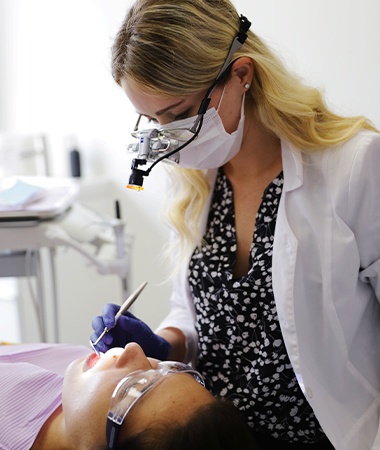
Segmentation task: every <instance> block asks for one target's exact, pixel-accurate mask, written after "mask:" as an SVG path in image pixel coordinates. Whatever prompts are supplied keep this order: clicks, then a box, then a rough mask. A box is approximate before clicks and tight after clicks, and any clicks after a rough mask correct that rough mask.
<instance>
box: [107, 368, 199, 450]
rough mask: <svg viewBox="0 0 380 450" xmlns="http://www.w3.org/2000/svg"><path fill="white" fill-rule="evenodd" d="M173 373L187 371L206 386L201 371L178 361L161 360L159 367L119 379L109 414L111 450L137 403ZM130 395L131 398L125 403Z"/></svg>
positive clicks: (108, 428) (109, 443)
mask: <svg viewBox="0 0 380 450" xmlns="http://www.w3.org/2000/svg"><path fill="white" fill-rule="evenodd" d="M172 373H187V374H189V375H192V376H193V378H194V379H195V380H196V381H197V382H198V383H199V384H200V385H202V386H205V381H204V378H203V377H202V375H201V374H200V373H199V372H197V371H196V370H194V369H193V368H192V367H191V366H189V365H187V364H184V363H181V362H177V361H160V362H159V363H158V368H157V369H150V370H139V371H135V372H132V373H130V374H128V375H127V376H125V377H124V378H122V379H121V380H120V381H119V383H118V384H117V386H116V387H115V389H114V391H113V393H112V397H111V401H110V409H109V411H108V414H107V425H106V438H107V445H108V449H109V450H113V449H114V448H115V445H116V440H117V437H118V434H119V431H120V429H121V427H122V425H123V423H124V420H125V418H126V416H127V415H128V413H129V412H130V410H131V409H132V407H133V406H134V405H135V403H136V402H137V401H138V400H139V399H140V398H141V397H143V396H144V395H145V394H146V393H147V392H149V391H150V390H151V389H152V388H154V387H155V386H157V385H158V384H160V382H161V381H162V380H163V379H164V378H165V376H167V375H169V374H172ZM138 376H139V377H138ZM136 377H138V378H136ZM134 378H136V381H132V380H133V379H134ZM129 383H131V384H130V386H128V384H129ZM121 389H126V390H125V392H123V393H122V398H121V399H120V400H119V401H117V403H115V405H112V403H113V401H115V399H116V398H117V396H118V394H120V392H119V391H120V390H121ZM131 391H132V392H131ZM128 397H130V398H131V400H130V402H127V404H126V405H125V401H126V400H127V399H128ZM121 402H122V403H123V408H122V409H120V410H118V408H120V403H121Z"/></svg>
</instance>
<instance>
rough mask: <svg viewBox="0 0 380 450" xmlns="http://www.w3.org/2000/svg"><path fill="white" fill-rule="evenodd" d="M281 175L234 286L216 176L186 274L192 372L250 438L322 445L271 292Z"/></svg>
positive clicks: (230, 237)
mask: <svg viewBox="0 0 380 450" xmlns="http://www.w3.org/2000/svg"><path fill="white" fill-rule="evenodd" d="M282 186H283V174H282V172H281V174H280V175H279V176H278V177H277V178H276V179H275V180H273V181H272V183H271V184H270V185H269V186H268V187H267V189H266V190H265V193H264V196H263V199H262V203H261V206H260V208H259V210H258V212H257V215H256V224H255V231H254V237H253V242H252V245H251V252H250V261H249V267H250V268H249V271H248V273H247V275H246V276H243V277H242V278H240V279H234V278H233V267H234V264H235V258H236V233H235V216H234V203H233V191H232V187H231V185H230V183H229V181H228V179H227V178H226V177H225V175H224V173H223V170H222V169H220V170H219V173H218V177H217V181H216V185H215V189H214V195H213V200H212V206H211V208H210V213H209V218H208V226H207V232H206V234H205V236H204V244H203V245H202V247H201V248H200V249H197V250H196V251H195V252H194V254H193V256H192V259H191V262H190V266H189V282H190V288H191V291H192V294H193V297H194V302H195V308H196V314H197V319H196V328H197V331H198V333H199V354H198V361H197V369H198V370H199V371H200V372H201V373H202V374H203V375H204V376H205V378H206V382H207V387H208V389H210V390H211V392H212V393H213V394H214V395H218V396H223V397H227V398H229V399H231V400H233V402H234V403H235V405H236V406H237V407H238V408H239V409H240V410H241V411H242V412H243V414H244V415H245V416H246V419H247V422H248V424H249V425H250V426H251V427H253V428H254V429H255V430H256V431H258V432H261V433H265V434H270V435H272V436H273V437H274V438H279V439H282V440H286V441H289V442H307V443H312V442H316V441H318V440H320V439H321V438H322V437H324V434H323V431H322V429H321V428H320V425H319V423H318V421H317V419H316V417H315V416H314V413H313V411H312V409H311V407H310V405H309V404H308V402H307V401H306V399H305V397H304V396H303V394H302V391H301V389H300V387H299V385H298V383H297V380H296V377H295V374H294V371H293V369H292V366H291V364H290V361H289V358H288V355H287V352H286V348H285V344H284V341H283V338H282V334H281V330H280V325H279V322H278V318H277V311H276V305H275V301H274V296H273V289H272V269H271V268H272V248H273V239H274V229H275V224H276V218H277V209H278V204H279V201H280V198H281V193H282Z"/></svg>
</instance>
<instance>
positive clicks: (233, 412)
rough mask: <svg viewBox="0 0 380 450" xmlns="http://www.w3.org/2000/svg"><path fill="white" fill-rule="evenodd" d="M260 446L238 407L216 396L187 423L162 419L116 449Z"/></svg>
mask: <svg viewBox="0 0 380 450" xmlns="http://www.w3.org/2000/svg"><path fill="white" fill-rule="evenodd" d="M179 449H180V450H232V449H233V450H257V449H258V447H257V445H256V444H255V442H254V440H253V437H252V433H251V431H250V430H249V428H248V426H247V425H246V424H245V421H244V419H243V417H242V416H241V414H240V412H239V411H238V409H237V408H236V407H235V406H234V405H233V404H232V403H231V402H229V401H227V400H224V399H216V400H215V401H214V402H212V403H208V404H206V405H204V406H201V407H200V408H199V409H197V410H196V412H195V413H194V414H193V415H192V417H191V418H190V420H188V421H187V422H186V423H185V424H182V423H173V422H170V423H168V422H161V423H160V424H157V426H154V428H150V429H147V430H145V431H143V432H141V433H138V434H136V435H134V436H131V437H129V438H128V439H125V440H124V441H123V442H121V443H119V444H118V445H117V447H116V450H179Z"/></svg>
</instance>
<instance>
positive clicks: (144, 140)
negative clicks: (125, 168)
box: [127, 128, 197, 191]
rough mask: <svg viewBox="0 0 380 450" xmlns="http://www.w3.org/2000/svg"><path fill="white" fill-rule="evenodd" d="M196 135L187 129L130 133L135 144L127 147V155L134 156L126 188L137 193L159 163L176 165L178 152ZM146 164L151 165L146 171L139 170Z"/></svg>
mask: <svg viewBox="0 0 380 450" xmlns="http://www.w3.org/2000/svg"><path fill="white" fill-rule="evenodd" d="M196 135H197V133H195V132H193V131H191V130H189V129H172V130H170V129H158V128H150V129H145V130H141V131H140V130H138V131H134V132H133V133H132V136H133V137H134V138H136V142H134V143H131V144H129V145H128V146H127V153H129V154H136V158H134V159H133V160H132V165H131V169H132V172H131V175H130V177H129V182H128V184H127V188H130V189H135V190H138V191H141V190H143V189H144V188H143V187H142V185H143V179H144V176H147V175H148V174H149V172H150V170H151V169H152V167H153V166H154V165H155V164H157V163H158V162H159V161H166V162H167V163H170V164H178V163H179V160H180V153H179V150H180V149H181V148H182V147H183V146H185V145H187V144H188V143H189V142H190V141H192V140H193V139H194V138H195V137H196ZM147 163H152V165H151V167H150V168H149V169H148V170H142V169H139V166H143V165H145V164H147Z"/></svg>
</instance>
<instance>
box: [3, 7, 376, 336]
mask: <svg viewBox="0 0 380 450" xmlns="http://www.w3.org/2000/svg"><path fill="white" fill-rule="evenodd" d="M130 4H131V1H130V0H112V1H110V0H54V1H51V0H0V131H4V130H6V131H21V132H30V131H42V132H46V133H47V134H48V136H49V142H50V144H51V157H52V160H51V163H52V164H51V167H52V173H53V174H54V175H68V174H69V167H68V151H69V150H70V146H69V143H70V142H71V141H72V137H73V136H74V138H75V141H76V142H77V144H78V146H79V149H80V150H81V152H82V164H83V183H96V180H97V179H99V178H102V179H103V178H104V177H106V178H108V179H109V180H110V181H111V182H112V184H113V185H114V186H115V187H114V189H112V191H111V192H107V193H105V195H106V198H107V196H108V197H109V202H108V203H107V200H106V201H103V202H102V205H101V209H102V210H103V211H104V212H106V213H109V214H112V213H113V200H114V198H115V197H119V199H120V200H121V201H122V209H123V212H124V218H125V220H126V221H127V224H128V227H129V229H130V231H131V232H132V233H133V234H134V235H135V245H134V252H133V265H132V274H131V287H135V286H137V285H138V284H140V282H141V281H143V280H145V279H147V280H148V281H149V290H148V288H147V292H146V293H145V294H144V297H143V298H142V300H141V301H140V302H138V303H137V305H136V307H135V312H136V313H137V314H138V315H140V316H141V317H142V318H144V319H145V320H146V321H148V322H149V323H150V324H151V325H152V326H155V325H156V324H157V323H158V321H159V320H160V318H161V317H163V315H164V314H165V313H166V311H167V310H168V304H167V300H166V299H167V297H168V295H169V292H170V288H169V286H168V285H163V286H161V285H160V282H161V281H162V280H163V278H164V276H165V270H164V267H162V264H161V263H160V259H159V256H160V253H161V248H162V244H163V243H164V242H165V240H166V239H167V236H168V231H167V230H166V228H165V227H164V226H163V225H162V224H161V223H160V221H159V219H158V213H159V209H160V206H161V204H162V200H163V197H164V192H163V190H162V188H161V186H162V184H163V181H164V175H163V170H162V168H160V166H158V167H157V168H156V169H155V170H154V171H153V172H152V175H150V177H149V178H148V179H147V180H146V182H145V183H144V184H145V191H144V192H143V193H136V192H133V191H128V190H126V189H124V185H125V183H126V181H127V179H128V176H129V166H130V161H131V158H130V157H129V156H127V155H126V154H125V151H124V149H125V146H126V144H127V143H128V142H129V140H130V137H129V136H130V135H129V133H130V130H131V129H132V127H133V125H134V121H135V113H134V111H133V109H132V108H131V106H130V105H129V103H128V101H127V99H126V97H125V96H124V94H123V93H122V91H121V89H120V88H119V87H118V86H116V85H115V83H114V82H113V80H112V77H111V75H110V69H109V56H110V54H109V48H110V45H111V43H112V38H113V36H114V34H115V32H116V30H117V28H118V26H119V24H120V22H121V21H122V19H123V16H124V14H125V11H126V9H127V7H128V6H129V5H130ZM235 5H236V6H237V9H238V11H239V12H240V13H243V14H244V15H246V16H247V17H248V18H249V19H250V20H251V21H252V29H253V30H254V31H255V32H256V33H257V34H259V35H260V36H261V37H263V38H264V39H265V40H267V41H268V42H269V43H270V44H272V45H273V47H274V48H275V49H276V50H277V51H278V52H279V53H281V54H282V55H283V57H284V59H285V60H286V61H287V62H288V64H289V66H290V67H291V68H294V69H295V70H297V71H298V72H299V73H300V74H301V75H302V76H304V77H305V78H307V79H308V80H310V82H311V83H312V84H316V85H318V86H319V87H321V88H323V89H324V90H325V91H326V97H327V99H328V101H329V103H330V104H331V105H332V106H333V107H335V108H336V109H337V110H338V111H339V112H341V113H345V114H364V115H367V116H369V117H370V118H371V119H372V120H373V121H374V122H375V124H376V125H377V126H379V127H380V82H379V80H380V27H379V26H378V22H379V17H380V3H379V2H378V0H362V1H361V2H357V1H354V0H306V1H305V0H304V1H300V0H281V1H280V0H255V1H250V0H236V1H235ZM91 200H92V201H93V202H94V204H96V198H93V199H91ZM107 205H108V206H107ZM99 207H100V206H99ZM79 265H80V263H79ZM84 266H85V265H84ZM60 270H61V271H63V272H64V273H63V274H62V279H63V278H64V277H65V275H67V274H68V273H70V272H69V270H68V269H67V270H65V269H64V268H62V269H60ZM78 270H79V269H78ZM84 270H85V269H84ZM58 276H59V274H58ZM83 277H84V279H86V278H85V276H84V275H83ZM90 280H91V277H90ZM91 284H92V283H91V281H90V282H89V283H87V288H88V290H86V289H85V288H83V289H84V291H83V292H81V295H80V296H79V298H80V299H81V302H83V303H84V304H85V303H86V302H87V303H88V304H90V302H91V304H92V305H93V304H94V303H93V302H95V304H96V305H101V304H103V302H105V301H110V300H112V298H108V297H107V298H105V294H104V292H101V293H100V294H99V293H98V292H97V289H96V288H94V286H91ZM67 285H68V283H63V285H62V286H60V289H61V292H60V295H61V297H62V298H64V299H65V301H64V303H63V304H62V305H61V308H63V310H64V311H63V313H62V317H63V323H62V324H61V328H62V327H63V328H64V329H68V327H69V325H70V330H73V331H72V332H71V333H70V339H71V340H72V341H75V340H77V341H78V342H84V339H85V338H84V336H85V334H83V333H85V332H84V331H83V328H84V325H83V324H85V323H89V322H90V320H91V318H92V314H93V311H92V310H91V317H88V316H89V315H90V313H86V309H85V308H80V313H79V315H75V314H74V313H71V311H74V310H75V308H76V303H75V302H77V301H79V300H78V298H76V299H75V302H74V299H72V297H73V296H72V294H71V291H70V293H69V290H68V287H67ZM113 295H114V294H113V292H112V294H111V296H113ZM86 314H87V315H86ZM73 321H74V324H72V322H73ZM79 329H80V331H79ZM75 330H78V333H77V334H76V331H75ZM64 336H65V340H67V339H66V337H67V334H66V333H65V334H64Z"/></svg>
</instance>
